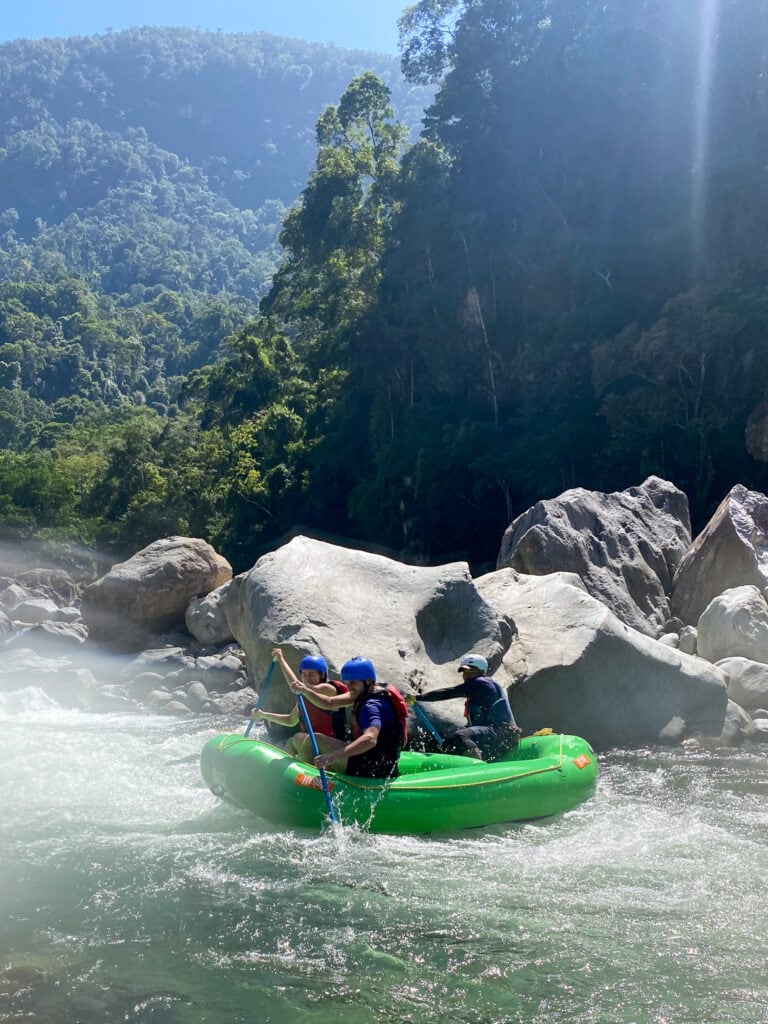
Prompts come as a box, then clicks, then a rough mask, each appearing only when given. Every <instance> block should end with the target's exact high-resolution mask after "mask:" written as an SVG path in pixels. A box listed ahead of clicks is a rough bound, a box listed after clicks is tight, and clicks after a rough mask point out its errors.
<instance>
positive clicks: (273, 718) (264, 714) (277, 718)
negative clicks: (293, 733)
mask: <svg viewBox="0 0 768 1024" xmlns="http://www.w3.org/2000/svg"><path fill="white" fill-rule="evenodd" d="M250 717H251V718H265V719H266V720H267V721H268V722H277V724H278V725H286V726H292V725H298V724H299V705H298V704H294V705H293V709H292V710H291V711H289V712H287V714H278V712H277V711H262V710H261V708H255V709H254V710H253V711H252V712H251V716H250Z"/></svg>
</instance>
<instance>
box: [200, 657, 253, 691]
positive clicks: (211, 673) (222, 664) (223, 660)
mask: <svg viewBox="0 0 768 1024" xmlns="http://www.w3.org/2000/svg"><path fill="white" fill-rule="evenodd" d="M195 669H196V672H197V676H198V678H199V679H200V680H201V681H202V682H204V683H205V685H206V686H207V687H208V689H210V690H226V689H228V688H229V687H230V686H232V685H233V684H234V683H235V682H237V680H238V679H241V680H242V681H243V682H244V681H245V668H244V666H243V663H242V661H241V660H240V659H239V658H237V657H235V656H234V655H233V654H225V655H223V656H222V657H210V656H208V657H203V658H198V659H197V662H196V664H195Z"/></svg>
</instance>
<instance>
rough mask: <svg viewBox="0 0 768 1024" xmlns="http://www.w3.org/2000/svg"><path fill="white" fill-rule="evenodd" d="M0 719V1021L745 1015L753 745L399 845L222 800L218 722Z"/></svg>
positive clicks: (649, 766) (399, 840)
mask: <svg viewBox="0 0 768 1024" xmlns="http://www.w3.org/2000/svg"><path fill="white" fill-rule="evenodd" d="M230 725H231V727H232V728H240V726H241V723H240V722H232V723H230ZM0 726H1V727H2V733H3V743H2V745H1V747H0V778H1V779H2V790H1V794H0V1021H3V1022H13V1024H16V1022H21V1021H22V1020H23V1021H30V1020H31V1021H36V1022H42V1024H54V1022H55V1024H62V1022H65V1021H66V1022H74V1021H79V1022H83V1024H112V1022H118V1021H129V1022H131V1021H138V1022H155V1021H161V1022H163V1024H177V1022H178V1024H201V1022H211V1024H214V1022H215V1024H220V1022H222V1021H228V1022H240V1021H242V1022H245V1021H253V1020H259V1021H265V1022H279V1024H283V1022H285V1024H288V1022H291V1024H294V1022H315V1021H316V1022H320V1021H327V1020H339V1021H342V1022H344V1024H346V1022H350V1024H351V1022H358V1021H368V1020H370V1021H377V1022H378V1021H381V1022H384V1021H403V1022H404V1021H414V1022H433V1021H434V1022H438V1021H445V1020H451V1021H461V1022H464V1021H466V1022H470V1021H471V1022H479V1024H500V1022H507V1021H508V1022H536V1024H544V1022H553V1021H562V1020H567V1021H571V1022H573V1021H580V1022H581V1021H583V1022H587V1021H589V1022H592V1021H595V1022H609V1021H611V1022H613V1021H627V1022H659V1024H661V1022H672V1024H681V1022H688V1021H696V1022H704V1021H725V1022H755V1024H756V1022H759V1021H760V1022H762V1021H765V1020H766V1006H768V983H767V982H766V977H765V969H764V958H763V955H762V950H763V948H764V945H765V943H766V940H767V939H768V934H767V933H768V925H766V919H767V918H768V915H767V914H766V909H767V907H766V903H767V902H768V901H767V900H766V897H765V895H764V885H763V879H764V878H765V877H766V872H767V871H768V852H767V851H768V842H767V840H768V811H767V810H766V804H765V794H766V791H767V790H768V771H766V759H765V756H764V755H763V754H762V753H760V752H751V753H750V752H746V751H742V752H734V751H724V752H723V753H722V754H718V755H711V754H694V755H691V754H685V753H682V752H672V751H669V752H667V751H661V752H659V751H656V752H640V753H634V754H630V753H622V752H613V753H611V754H609V755H607V756H606V757H604V758H603V759H602V776H601V782H600V785H599V789H598V795H597V797H596V798H595V799H594V800H592V801H591V802H589V803H587V804H585V805H584V806H583V807H581V808H579V809H578V810H576V811H574V812H572V813H571V814H569V815H566V816H565V817H563V818H561V819H559V820H555V821H551V822H548V823H545V824H537V825H527V826H509V827H501V826H499V827H495V828H492V829H486V830H479V831H476V832H468V833H455V834H453V835H447V836H440V837H420V838H408V837H405V838H403V837H388V836H370V835H367V834H365V833H361V832H359V831H357V830H354V829H350V828H341V829H337V830H334V831H329V832H327V833H325V834H323V835H317V834H314V833H302V832H296V831H285V832H279V831H274V830H273V829H272V827H271V826H269V825H267V824H266V823H263V822H259V821H258V820H256V819H254V818H252V817H251V816H249V815H247V814H245V813H244V812H240V811H238V810H235V809H233V808H229V807H226V806H223V805H221V804H220V802H219V801H218V800H217V799H216V798H215V797H214V796H212V794H210V793H209V792H208V790H207V789H206V788H205V787H204V786H203V784H202V782H201V780H200V776H199V771H198V767H197V763H196V757H197V754H198V753H199V750H200V748H201V746H202V744H203V742H204V740H205V739H206V738H207V737H208V736H209V735H211V734H212V733H213V732H214V731H218V730H219V729H220V726H221V722H220V720H213V719H210V720H204V719H196V720H194V721H192V722H189V721H184V722H179V721H177V720H173V719H167V718H161V717H140V716H127V715H126V716H116V715H108V716H99V715H86V714H83V713H80V712H75V711H62V710H60V709H58V708H57V707H56V706H55V705H54V704H53V702H52V701H51V700H50V699H49V698H47V697H45V695H44V694H42V693H40V692H39V691H35V690H26V691H22V692H20V693H14V694H9V695H2V694H0Z"/></svg>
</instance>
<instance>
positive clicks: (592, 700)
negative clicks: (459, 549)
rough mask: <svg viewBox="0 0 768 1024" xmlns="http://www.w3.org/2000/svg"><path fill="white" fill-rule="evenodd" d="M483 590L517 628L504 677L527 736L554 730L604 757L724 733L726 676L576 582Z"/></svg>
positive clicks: (507, 583)
mask: <svg viewBox="0 0 768 1024" xmlns="http://www.w3.org/2000/svg"><path fill="white" fill-rule="evenodd" d="M476 584H477V588H478V590H479V591H480V594H481V595H482V596H483V597H484V598H485V600H486V601H487V603H488V604H489V605H490V606H491V607H492V608H494V609H495V610H496V611H497V612H498V613H499V614H501V615H505V616H510V617H511V618H512V619H513V620H514V622H515V625H516V627H517V635H516V636H515V638H514V640H513V642H512V644H511V646H510V648H509V650H508V651H507V653H506V654H505V656H504V660H503V663H502V666H501V668H500V670H498V671H497V673H496V679H497V681H498V682H500V683H506V684H507V685H508V686H510V687H511V688H510V690H509V695H510V701H511V704H512V708H513V711H514V714H515V717H516V719H517V721H518V724H520V725H521V726H522V727H523V728H525V729H539V728H542V727H546V726H549V727H551V728H552V729H554V730H555V731H556V732H566V733H575V734H576V735H579V736H583V737H584V738H585V739H587V740H589V741H590V742H591V743H592V744H593V745H594V746H596V747H599V748H601V749H605V748H607V747H613V746H621V747H632V746H637V745H639V744H644V743H677V742H679V741H681V740H682V739H684V738H685V737H687V736H689V735H693V734H697V733H701V734H703V735H706V736H720V735H721V734H722V732H723V728H724V724H725V712H726V704H727V699H728V698H727V693H726V680H725V676H724V675H723V673H722V672H720V670H719V669H717V668H715V667H714V666H713V665H710V664H709V663H708V662H705V661H702V660H701V659H700V658H693V657H690V656H689V655H685V654H681V653H680V651H677V650H675V649H674V648H671V647H668V646H666V645H665V644H661V643H659V642H658V641H656V640H653V639H651V638H650V637H648V636H646V635H644V634H643V633H640V632H639V631H638V630H634V629H632V628H630V627H629V626H627V625H625V624H624V623H623V622H621V621H620V620H619V619H618V618H617V616H615V615H614V614H613V613H612V612H611V611H610V610H609V609H608V608H606V606H605V605H604V604H602V603H601V602H600V601H598V600H596V599H595V598H594V597H592V596H591V595H589V594H588V593H586V592H585V590H583V589H581V588H580V587H575V586H573V582H572V577H571V578H569V577H568V576H566V575H565V574H560V573H557V574H553V575H551V576H523V575H520V574H519V573H517V572H515V571H514V570H513V569H502V570H499V571H497V572H494V573H490V574H488V575H487V576H483V577H481V578H480V579H478V580H476Z"/></svg>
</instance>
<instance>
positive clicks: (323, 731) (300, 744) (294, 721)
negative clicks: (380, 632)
mask: <svg viewBox="0 0 768 1024" xmlns="http://www.w3.org/2000/svg"><path fill="white" fill-rule="evenodd" d="M272 657H273V658H274V659H275V660H276V661H277V662H278V664H279V665H280V668H281V669H282V672H283V676H284V678H285V681H286V683H288V686H289V687H291V689H293V688H294V686H293V684H294V683H298V682H299V680H298V679H297V677H296V674H295V673H294V672H293V670H292V669H291V667H290V665H289V664H288V662H287V661H286V660H285V655H284V654H283V652H282V650H281V649H280V648H279V647H275V648H274V650H273V651H272ZM299 673H300V674H301V678H302V681H303V683H304V685H305V686H307V687H308V690H309V691H311V692H312V693H316V694H320V695H321V696H328V697H335V696H337V695H339V694H347V693H348V690H347V687H346V686H345V685H344V683H339V682H336V681H335V680H332V679H329V678H328V663H327V662H326V660H325V658H322V657H320V656H319V655H314V654H308V655H306V657H304V658H302V659H301V661H300V662H299ZM307 714H308V715H309V721H310V724H311V725H312V729H313V731H314V733H315V734H316V735H318V736H332V737H336V738H338V739H342V740H343V739H345V738H346V737H347V735H348V733H347V724H346V716H345V714H344V712H343V711H341V712H339V711H336V712H330V711H325V710H322V709H321V708H319V707H317V706H316V705H315V704H314V703H308V704H307ZM250 717H251V718H263V719H264V720H265V721H267V722H274V723H275V724H276V725H280V726H283V728H286V729H291V728H294V729H296V727H297V726H298V729H296V732H294V734H293V735H292V736H290V737H289V738H288V740H287V742H286V743H285V750H286V751H287V753H289V754H295V755H296V757H297V758H299V760H301V761H307V762H311V760H312V757H313V756H314V755H313V751H312V744H311V742H310V739H309V735H308V734H307V730H306V729H305V727H304V723H303V721H302V720H301V715H300V714H299V705H298V703H296V704H294V706H293V708H291V710H290V711H288V712H287V713H286V714H278V712H276V711H262V710H261V709H258V708H254V709H253V710H252V711H251V712H250Z"/></svg>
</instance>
